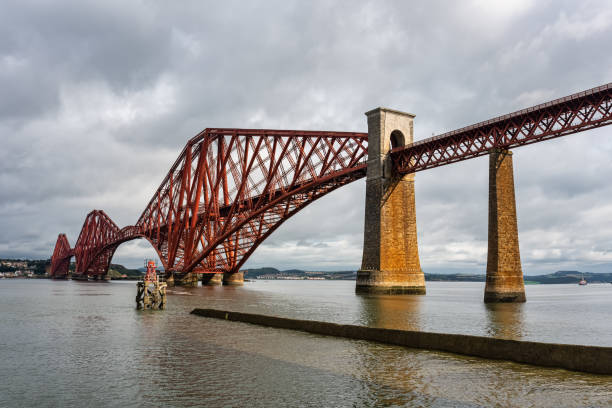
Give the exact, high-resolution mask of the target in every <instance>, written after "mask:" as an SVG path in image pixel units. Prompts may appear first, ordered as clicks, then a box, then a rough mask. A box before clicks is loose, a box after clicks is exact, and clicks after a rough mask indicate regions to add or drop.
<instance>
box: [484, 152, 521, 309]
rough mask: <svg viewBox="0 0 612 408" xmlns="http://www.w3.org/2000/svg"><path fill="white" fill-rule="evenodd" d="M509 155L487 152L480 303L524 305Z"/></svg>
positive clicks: (510, 154)
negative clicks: (486, 247)
mask: <svg viewBox="0 0 612 408" xmlns="http://www.w3.org/2000/svg"><path fill="white" fill-rule="evenodd" d="M525 300H526V299H525V283H524V281H523V270H522V268H521V255H520V251H519V241H518V226H517V221H516V201H515V196H514V174H513V166H512V152H511V151H510V150H507V149H498V148H495V149H491V150H490V151H489V250H488V254H487V280H486V285H485V293H484V301H485V302H486V303H489V302H525Z"/></svg>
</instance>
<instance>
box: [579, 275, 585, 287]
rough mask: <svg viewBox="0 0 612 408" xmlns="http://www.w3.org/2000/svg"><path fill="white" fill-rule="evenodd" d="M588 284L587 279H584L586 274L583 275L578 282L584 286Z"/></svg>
mask: <svg viewBox="0 0 612 408" xmlns="http://www.w3.org/2000/svg"><path fill="white" fill-rule="evenodd" d="M586 284H587V281H586V280H585V279H584V275H582V277H581V278H580V282H578V285H580V286H584V285H586Z"/></svg>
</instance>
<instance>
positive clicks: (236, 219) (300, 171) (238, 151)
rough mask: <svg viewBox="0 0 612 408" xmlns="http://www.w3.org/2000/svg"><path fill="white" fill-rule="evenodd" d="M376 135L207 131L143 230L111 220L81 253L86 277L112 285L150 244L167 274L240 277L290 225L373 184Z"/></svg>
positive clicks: (83, 239) (104, 219) (155, 200)
mask: <svg viewBox="0 0 612 408" xmlns="http://www.w3.org/2000/svg"><path fill="white" fill-rule="evenodd" d="M366 159H367V134H365V133H349V132H313V131H280V130H246V129H205V130H204V131H203V132H201V133H200V134H198V135H197V136H195V137H194V138H192V139H191V140H189V142H187V145H186V146H185V148H184V149H183V151H182V152H181V154H180V155H179V157H178V159H177V160H176V161H175V163H174V164H173V166H172V167H171V169H170V171H169V172H168V174H167V176H166V177H165V178H164V180H163V182H162V184H161V185H160V187H159V188H158V189H157V191H156V192H155V194H154V195H153V197H152V198H151V200H150V201H149V204H148V205H147V207H146V208H145V210H144V211H143V213H142V215H141V216H140V218H139V220H138V222H137V223H136V225H135V226H130V227H125V228H124V229H122V230H120V229H119V227H118V226H117V225H116V224H115V223H114V222H113V221H112V220H111V219H110V218H109V217H108V216H107V215H106V214H105V213H104V212H103V211H101V210H94V211H92V212H91V213H89V215H88V216H87V218H86V220H85V222H84V224H83V228H82V230H81V234H80V235H79V239H78V241H77V244H76V246H75V249H74V255H75V256H76V259H77V262H76V263H77V266H76V274H77V275H104V274H106V272H107V271H108V266H109V264H110V260H111V258H112V255H113V253H114V251H115V249H116V248H117V246H118V245H119V244H121V243H122V242H125V241H127V240H130V239H135V238H143V237H144V238H146V239H148V240H149V241H150V242H151V244H152V245H153V247H154V248H155V249H156V250H157V252H158V255H159V257H160V259H161V261H162V263H163V265H164V269H165V270H166V271H167V273H171V272H174V273H178V274H179V275H180V274H184V273H188V272H197V273H212V272H230V273H231V272H235V271H237V270H238V269H239V268H240V266H241V265H242V264H243V263H244V262H245V261H246V259H247V258H248V257H249V256H250V255H251V254H252V253H253V251H254V250H255V248H257V246H258V245H259V244H260V243H261V242H262V241H263V240H264V239H265V238H266V237H267V236H268V235H270V234H271V233H272V232H273V231H274V230H275V229H276V228H278V227H279V226H280V225H281V224H282V223H283V222H284V221H285V220H287V219H288V218H289V217H291V216H292V215H294V214H295V213H297V212H298V211H299V210H300V209H302V208H304V207H305V206H306V205H308V204H309V203H311V202H313V201H314V200H316V199H318V198H320V197H322V196H323V195H325V194H327V193H329V192H331V191H333V190H335V189H336V188H338V187H341V186H343V185H345V184H347V183H350V182H352V181H355V180H357V179H359V178H362V177H364V176H365V175H366V166H367V164H366Z"/></svg>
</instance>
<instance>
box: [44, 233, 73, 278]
mask: <svg viewBox="0 0 612 408" xmlns="http://www.w3.org/2000/svg"><path fill="white" fill-rule="evenodd" d="M72 256H74V251H73V250H72V248H70V244H69V243H68V238H67V237H66V234H59V235H58V236H57V241H56V242H55V249H54V250H53V256H52V257H51V271H50V275H51V277H52V278H64V277H66V276H68V271H69V268H70V258H72Z"/></svg>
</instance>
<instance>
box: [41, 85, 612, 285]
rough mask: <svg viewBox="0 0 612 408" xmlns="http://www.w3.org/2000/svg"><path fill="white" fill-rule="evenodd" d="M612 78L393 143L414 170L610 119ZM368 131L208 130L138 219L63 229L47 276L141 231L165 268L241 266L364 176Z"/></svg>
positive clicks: (97, 219)
mask: <svg viewBox="0 0 612 408" xmlns="http://www.w3.org/2000/svg"><path fill="white" fill-rule="evenodd" d="M611 93H612V84H608V85H604V86H601V87H598V88H593V89H591V90H588V91H585V92H581V93H578V94H574V95H571V96H568V97H566V98H562V99H557V100H555V101H552V102H548V103H545V104H542V105H538V106H535V107H533V108H529V109H524V110H522V111H518V112H515V113H512V114H509V115H505V116H501V117H498V118H495V119H491V120H489V121H486V122H481V123H478V124H476V125H472V126H469V127H466V128H462V129H459V130H456V131H453V132H449V133H445V134H443V135H440V136H438V137H434V138H430V139H426V140H422V141H418V142H415V143H413V144H411V145H408V146H405V147H398V148H395V149H393V150H392V152H391V157H392V160H393V165H394V168H395V170H396V171H397V172H399V173H411V172H416V171H421V170H425V169H428V168H432V167H438V166H442V165H446V164H450V163H454V162H457V161H461V160H466V159H469V158H473V157H477V156H481V155H484V154H486V153H488V151H489V150H490V149H491V148H494V147H501V148H512V147H517V146H522V145H525V144H530V143H536V142H540V141H543V140H548V139H551V138H555V137H560V136H564V135H568V134H572V133H576V132H581V131H584V130H588V129H592V128H595V127H599V126H604V125H608V124H610V123H612V97H611ZM367 144H368V140H367V134H366V133H349V132H313V131H296V130H251V129H210V128H209V129H205V130H204V131H202V132H201V133H200V134H198V135H196V136H195V137H194V138H192V139H191V140H189V141H188V142H187V144H186V146H185V148H184V149H183V150H182V152H181V154H180V155H179V157H178V159H177V160H176V161H175V162H174V164H173V165H172V167H171V169H170V171H169V172H168V174H167V175H166V177H165V178H164V180H163V181H162V183H161V185H160V187H159V188H158V189H157V191H156V192H155V193H154V194H153V197H152V198H151V200H150V201H149V203H148V205H147V207H146V208H145V210H144V211H143V212H142V214H141V216H140V218H139V219H138V221H137V223H136V224H135V225H134V226H128V227H125V228H123V229H119V227H118V226H117V225H116V224H115V223H114V222H113V221H112V220H111V219H110V218H109V217H108V216H107V215H106V214H105V213H104V211H101V210H94V211H92V212H90V213H89V214H88V215H87V218H86V219H85V222H84V224H83V228H82V230H81V233H80V235H79V238H78V240H77V243H76V245H75V248H74V250H70V246H69V244H68V240H67V238H66V236H65V235H63V234H60V236H59V237H58V242H57V244H56V248H55V251H54V254H53V259H52V268H51V274H52V276H64V275H66V274H67V270H68V266H67V265H69V262H70V258H71V257H72V256H73V255H74V256H75V257H76V271H75V274H76V275H80V276H86V275H94V276H99V275H105V274H106V273H107V271H108V268H109V265H110V261H111V258H112V256H113V254H114V252H115V250H116V248H117V247H118V246H119V245H120V244H121V243H122V242H125V241H128V240H131V239H136V238H145V239H147V240H148V241H149V242H150V243H151V244H152V245H153V247H154V248H155V250H156V251H157V254H158V256H159V258H160V260H161V261H162V264H163V266H164V269H165V271H166V274H175V275H177V276H179V278H180V276H181V275H184V274H187V273H190V272H195V273H216V272H228V273H233V272H237V271H238V270H239V268H240V267H241V266H242V265H243V264H244V262H245V261H246V260H247V259H248V258H249V256H250V255H251V254H252V253H253V251H255V249H256V248H257V247H258V246H259V245H260V244H261V243H262V242H263V240H265V239H266V238H267V237H268V236H269V235H270V234H271V233H272V232H273V231H274V230H276V229H277V228H278V227H279V226H280V225H281V224H282V223H283V222H284V221H286V220H287V219H289V218H290V217H291V216H293V215H294V214H296V213H297V212H298V211H300V210H301V209H302V208H304V207H305V206H306V205H308V204H309V203H311V202H313V201H315V200H316V199H318V198H320V197H322V196H324V195H325V194H327V193H329V192H331V191H333V190H335V189H336V188H338V187H341V186H343V185H346V184H348V183H351V182H353V181H355V180H357V179H360V178H362V177H364V176H365V175H366V167H367V163H366V160H367V153H368V148H367Z"/></svg>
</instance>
